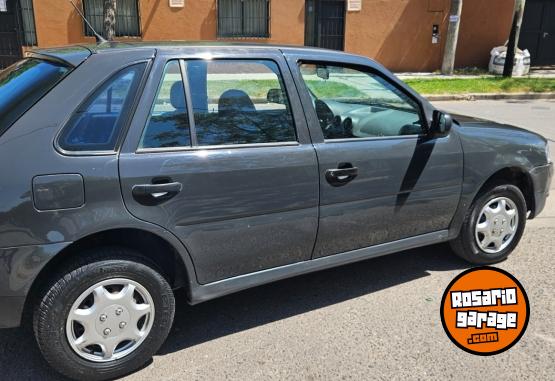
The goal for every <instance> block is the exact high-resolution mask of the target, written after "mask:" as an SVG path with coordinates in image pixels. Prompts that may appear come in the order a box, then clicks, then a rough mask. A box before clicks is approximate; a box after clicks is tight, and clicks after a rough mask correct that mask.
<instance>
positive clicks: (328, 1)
mask: <svg viewBox="0 0 555 381" xmlns="http://www.w3.org/2000/svg"><path fill="white" fill-rule="evenodd" d="M305 25H306V31H305V45H309V46H317V47H320V48H326V49H334V50H343V49H344V48H345V1H341V0H309V1H307V2H306V24H305Z"/></svg>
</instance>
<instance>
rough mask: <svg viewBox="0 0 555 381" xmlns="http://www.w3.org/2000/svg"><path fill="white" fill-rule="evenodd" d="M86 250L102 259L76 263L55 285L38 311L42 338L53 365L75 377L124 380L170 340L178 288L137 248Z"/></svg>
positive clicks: (38, 333) (38, 331) (36, 324)
mask: <svg viewBox="0 0 555 381" xmlns="http://www.w3.org/2000/svg"><path fill="white" fill-rule="evenodd" d="M83 254H84V255H82V257H84V258H95V257H96V258H97V259H96V260H94V259H90V260H88V261H87V262H86V263H81V264H73V265H68V266H66V267H65V270H62V271H60V272H58V273H57V275H54V276H53V277H52V279H51V281H50V282H48V286H47V289H46V290H45V292H44V294H43V297H42V299H41V301H40V304H39V305H38V306H37V308H36V310H35V313H34V331H35V336H36V340H37V343H38V345H39V348H40V350H41V352H42V354H43V356H44V357H45V359H46V360H47V361H48V362H49V363H50V365H51V366H52V367H53V368H54V369H56V370H57V371H58V372H60V373H62V374H64V375H66V376H68V377H70V378H73V379H78V380H105V379H112V378H116V377H121V376H123V375H125V374H128V373H130V372H132V371H134V370H136V369H138V368H139V367H141V366H143V365H144V364H145V363H146V362H147V361H148V360H149V359H150V358H151V357H152V355H154V353H156V351H157V350H158V349H159V348H160V346H161V345H162V343H163V342H164V340H165V339H166V337H167V335H168V333H169V331H170V328H171V325H172V322H173V317H174V310H175V302H174V297H173V292H172V290H171V287H170V285H169V284H168V282H167V281H166V279H165V278H164V277H163V276H162V275H161V274H160V273H159V272H158V271H157V270H155V267H154V266H152V265H150V264H147V263H146V262H142V261H141V259H140V257H138V256H136V255H135V254H136V253H134V252H132V251H128V250H125V249H117V248H112V249H102V250H94V251H93V252H89V253H83ZM85 254H86V255H85Z"/></svg>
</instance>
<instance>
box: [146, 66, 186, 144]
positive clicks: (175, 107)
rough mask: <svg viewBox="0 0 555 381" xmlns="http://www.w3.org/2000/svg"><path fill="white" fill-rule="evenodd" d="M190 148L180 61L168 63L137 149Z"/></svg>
mask: <svg viewBox="0 0 555 381" xmlns="http://www.w3.org/2000/svg"><path fill="white" fill-rule="evenodd" d="M190 145H191V135H190V130H189V117H188V114H187V104H186V102H185V88H184V87H183V78H182V77H181V70H180V67H179V61H170V62H168V64H167V65H166V68H165V71H164V77H163V79H162V83H161V84H160V86H159V88H158V93H157V94H156V99H155V101H154V104H153V105H152V110H151V112H150V118H149V120H148V123H147V126H146V128H145V130H144V132H143V137H142V138H141V143H140V145H139V148H168V147H188V146H190Z"/></svg>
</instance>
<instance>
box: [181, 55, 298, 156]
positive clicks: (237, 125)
mask: <svg viewBox="0 0 555 381" xmlns="http://www.w3.org/2000/svg"><path fill="white" fill-rule="evenodd" d="M187 73H188V78H189V84H190V88H191V97H192V103H193V110H194V118H195V131H196V135H197V141H198V145H200V146H210V145H228V144H259V143H274V142H292V141H296V134H295V125H294V123H293V116H292V114H291V107H290V104H289V99H288V97H287V94H286V92H285V86H284V84H283V80H282V78H281V73H280V71H279V68H278V66H277V64H276V63H275V62H273V61H269V60H212V61H201V60H195V61H188V62H187Z"/></svg>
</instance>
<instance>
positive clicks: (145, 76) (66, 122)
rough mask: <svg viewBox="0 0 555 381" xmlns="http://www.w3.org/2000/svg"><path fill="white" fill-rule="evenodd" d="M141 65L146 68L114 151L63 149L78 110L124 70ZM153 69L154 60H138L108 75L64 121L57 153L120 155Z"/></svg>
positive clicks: (66, 154) (123, 122) (56, 144)
mask: <svg viewBox="0 0 555 381" xmlns="http://www.w3.org/2000/svg"><path fill="white" fill-rule="evenodd" d="M139 64H145V66H144V68H143V72H142V74H141V77H140V78H139V81H138V83H137V89H136V90H135V94H134V97H133V99H130V103H129V112H128V113H127V115H125V119H124V120H123V121H122V125H121V128H120V131H119V132H118V136H117V138H116V141H115V145H114V149H113V150H87V151H72V150H66V149H64V148H62V147H61V145H60V138H61V137H62V134H63V133H64V132H65V131H66V130H67V129H68V128H69V126H70V121H71V119H72V118H73V117H74V115H75V114H76V113H77V110H79V109H80V108H81V107H83V105H85V104H86V103H87V102H88V101H89V100H90V99H91V97H92V96H93V95H94V94H95V93H96V92H97V91H99V90H100V89H101V88H102V87H103V86H104V85H105V84H106V83H107V82H108V81H110V80H111V79H113V78H114V77H115V76H116V75H118V74H119V73H121V72H122V71H124V70H126V69H128V68H130V67H132V66H135V65H139ZM151 67H152V60H151V59H147V60H138V61H133V62H130V63H127V64H125V65H124V66H121V67H119V68H117V69H115V70H114V71H112V72H111V73H110V75H108V77H106V78H105V79H104V80H103V81H102V82H100V83H99V84H98V85H97V86H95V87H94V88H93V89H92V90H91V91H89V92H88V93H87V95H86V96H85V98H84V99H83V101H81V102H80V103H79V105H78V106H77V107H76V108H75V109H74V110H73V111H72V112H71V113H70V114H69V116H68V117H67V118H66V119H65V120H64V121H63V123H62V125H63V127H62V128H60V129H59V130H58V132H57V133H56V135H55V137H54V148H55V149H56V151H58V152H59V153H60V154H62V155H64V156H111V155H117V154H118V153H119V151H120V149H121V147H122V145H123V142H124V140H125V136H127V133H128V131H129V127H130V125H131V120H132V119H133V116H134V115H135V112H136V110H137V106H138V104H139V100H140V98H141V96H142V93H143V90H144V87H145V83H146V80H147V79H148V76H149V72H150V69H151Z"/></svg>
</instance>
